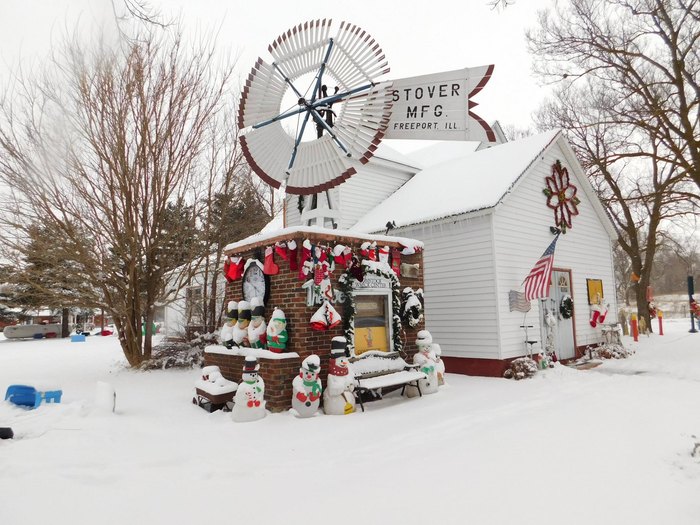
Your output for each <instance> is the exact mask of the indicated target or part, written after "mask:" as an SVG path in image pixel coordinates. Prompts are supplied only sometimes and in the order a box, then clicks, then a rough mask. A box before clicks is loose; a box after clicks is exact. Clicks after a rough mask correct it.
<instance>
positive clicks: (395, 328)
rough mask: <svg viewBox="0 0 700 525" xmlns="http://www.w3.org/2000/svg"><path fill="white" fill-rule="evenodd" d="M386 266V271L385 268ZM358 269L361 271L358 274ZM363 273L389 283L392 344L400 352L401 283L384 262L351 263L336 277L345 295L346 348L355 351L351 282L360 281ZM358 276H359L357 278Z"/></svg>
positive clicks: (353, 300)
mask: <svg viewBox="0 0 700 525" xmlns="http://www.w3.org/2000/svg"><path fill="white" fill-rule="evenodd" d="M384 268H386V271H385V269H384ZM358 270H360V271H361V274H359V272H358ZM365 275H376V276H378V277H383V278H384V279H387V280H388V281H389V282H390V283H391V292H392V293H391V309H392V312H393V319H392V332H393V334H392V336H393V346H394V351H395V352H401V351H402V350H403V341H402V339H401V333H402V332H403V328H402V326H401V316H400V315H399V312H401V283H400V282H399V278H398V277H396V274H395V273H394V272H393V271H391V268H390V267H389V266H388V265H386V264H384V265H381V264H378V263H374V264H371V265H369V264H360V265H359V267H357V266H356V265H351V266H350V267H349V268H348V269H347V270H346V271H345V273H343V274H342V275H341V276H340V277H339V278H338V287H339V288H340V291H341V292H343V295H344V296H345V298H346V299H345V303H344V305H345V312H344V315H343V327H344V332H345V339H346V340H347V342H348V345H347V348H348V350H349V351H350V353H351V354H354V353H355V311H356V308H357V307H356V305H355V298H354V295H353V282H354V281H360V282H362V280H363V279H364V276H365ZM358 277H361V278H360V279H358Z"/></svg>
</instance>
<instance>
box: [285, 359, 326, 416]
mask: <svg viewBox="0 0 700 525" xmlns="http://www.w3.org/2000/svg"><path fill="white" fill-rule="evenodd" d="M320 372H321V359H320V358H319V357H318V356H317V355H316V354H311V355H310V356H309V357H307V358H306V359H304V361H302V363H301V368H300V369H299V375H298V376H297V377H295V378H294V380H293V381H292V408H293V409H294V410H296V411H297V414H298V415H299V417H311V416H313V415H315V414H316V412H317V411H318V407H319V405H320V404H321V392H322V391H323V387H322V386H321V379H319V377H318V374H319V373H320Z"/></svg>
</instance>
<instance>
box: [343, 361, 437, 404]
mask: <svg viewBox="0 0 700 525" xmlns="http://www.w3.org/2000/svg"><path fill="white" fill-rule="evenodd" d="M370 359H371V360H375V361H376V362H377V366H372V365H371V364H370V363H368V362H367V361H365V360H370ZM363 361H364V362H363ZM351 363H352V364H351V366H353V364H354V365H355V368H361V369H362V372H360V373H355V399H356V400H357V401H358V402H359V403H360V407H361V408H362V411H363V412H364V411H365V405H364V400H363V395H364V394H368V393H369V394H372V396H373V397H375V398H381V397H382V390H383V389H385V388H391V387H399V386H400V387H402V388H401V395H403V394H404V392H405V390H406V387H407V386H414V387H416V389H417V390H418V394H419V395H421V396H422V395H423V393H422V392H421V390H420V384H419V381H420V380H421V379H427V376H426V375H425V373H423V372H421V371H420V370H418V365H410V364H408V363H406V362H405V361H404V360H403V359H401V358H400V357H399V356H398V354H397V353H395V352H394V353H391V354H387V355H385V356H379V355H376V354H375V355H371V356H366V357H358V358H355V359H353V360H351ZM358 364H359V365H369V366H358Z"/></svg>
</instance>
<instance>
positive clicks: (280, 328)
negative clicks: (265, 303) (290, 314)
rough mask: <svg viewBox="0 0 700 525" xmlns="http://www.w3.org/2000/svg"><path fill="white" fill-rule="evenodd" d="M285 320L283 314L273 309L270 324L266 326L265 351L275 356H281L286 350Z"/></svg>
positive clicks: (277, 309)
mask: <svg viewBox="0 0 700 525" xmlns="http://www.w3.org/2000/svg"><path fill="white" fill-rule="evenodd" d="M288 338H289V337H288V336H287V318H286V317H285V316H284V312H283V311H282V310H280V309H279V308H275V311H274V312H272V318H271V319H270V324H269V325H267V349H268V350H270V351H271V352H275V353H276V354H281V353H282V352H284V351H285V350H286V349H287V339H288Z"/></svg>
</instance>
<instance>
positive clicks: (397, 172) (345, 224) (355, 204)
mask: <svg viewBox="0 0 700 525" xmlns="http://www.w3.org/2000/svg"><path fill="white" fill-rule="evenodd" d="M414 173H415V170H413V169H412V168H409V167H407V166H403V165H399V164H394V163H389V162H388V161H383V160H381V159H375V160H373V161H372V162H370V163H369V164H367V165H365V166H364V167H363V168H362V170H361V171H358V172H357V173H356V174H355V175H353V176H352V177H350V178H349V179H348V180H347V181H345V182H344V183H343V184H341V185H340V186H338V187H336V188H333V189H332V190H330V191H331V192H332V193H333V194H334V195H335V196H336V198H337V202H338V203H339V206H340V211H341V220H340V223H339V224H338V228H340V229H350V228H351V227H352V226H353V225H354V224H355V223H356V222H357V221H358V220H359V219H360V218H361V217H362V216H363V215H364V214H365V213H367V212H368V211H369V210H371V209H373V208H375V207H376V206H377V205H379V204H380V203H381V202H383V201H384V200H385V199H386V198H387V197H388V196H389V195H391V194H392V193H394V192H395V191H396V190H397V189H398V188H400V187H401V186H403V185H404V184H405V183H406V182H407V181H408V180H409V179H410V178H411V177H412V176H413V174H414ZM306 198H307V199H309V198H311V197H310V196H307V197H306ZM297 206H298V197H297V196H296V195H288V196H287V211H286V220H287V222H286V225H287V226H299V225H300V214H299V210H298V209H297Z"/></svg>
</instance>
